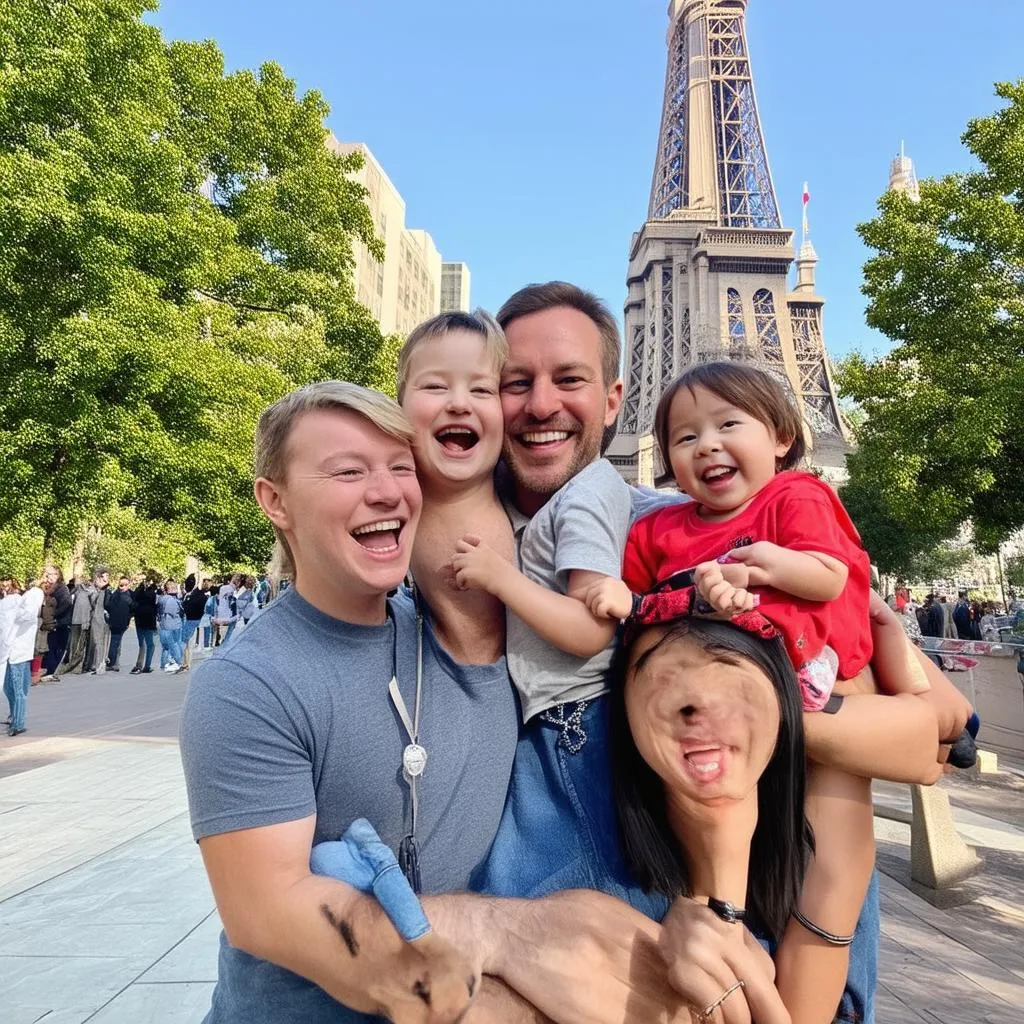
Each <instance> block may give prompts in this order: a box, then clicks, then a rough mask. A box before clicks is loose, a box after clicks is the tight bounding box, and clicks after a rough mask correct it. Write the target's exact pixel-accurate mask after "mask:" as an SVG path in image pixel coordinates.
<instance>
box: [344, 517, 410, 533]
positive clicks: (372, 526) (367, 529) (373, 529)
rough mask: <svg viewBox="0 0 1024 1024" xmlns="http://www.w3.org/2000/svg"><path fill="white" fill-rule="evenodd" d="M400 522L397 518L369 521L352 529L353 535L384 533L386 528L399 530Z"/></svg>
mask: <svg viewBox="0 0 1024 1024" xmlns="http://www.w3.org/2000/svg"><path fill="white" fill-rule="evenodd" d="M401 528H402V524H401V523H400V522H399V521H398V520H397V519H385V520H384V521H383V522H380V523H369V524H368V525H367V526H360V527H358V528H357V529H355V530H353V531H352V536H353V537H361V536H362V535H363V534H364V533H384V532H385V531H387V530H400V529H401Z"/></svg>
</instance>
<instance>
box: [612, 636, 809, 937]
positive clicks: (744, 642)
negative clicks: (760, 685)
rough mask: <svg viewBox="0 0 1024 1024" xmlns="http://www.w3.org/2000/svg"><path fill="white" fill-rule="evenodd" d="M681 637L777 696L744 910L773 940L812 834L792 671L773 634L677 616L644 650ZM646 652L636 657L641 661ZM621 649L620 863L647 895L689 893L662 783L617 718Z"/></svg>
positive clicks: (622, 653)
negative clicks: (738, 666) (748, 671)
mask: <svg viewBox="0 0 1024 1024" xmlns="http://www.w3.org/2000/svg"><path fill="white" fill-rule="evenodd" d="M684 637H687V638H689V639H691V640H692V641H693V642H695V643H696V644H697V645H698V646H699V647H700V648H701V649H702V650H703V651H705V652H706V653H708V654H709V655H711V656H712V657H713V658H716V659H717V660H721V661H726V662H732V663H735V659H736V658H742V659H744V660H746V661H749V662H751V663H753V664H754V665H756V666H757V668H759V669H760V670H761V671H762V672H764V674H765V675H766V676H767V677H768V679H769V681H770V682H771V684H772V688H773V689H774V690H775V695H776V697H777V699H778V702H779V735H778V738H777V740H776V743H775V750H774V752H773V753H772V757H771V760H770V761H769V762H768V765H767V767H766V768H765V770H764V773H763V774H762V776H761V778H760V781H759V782H758V784H757V826H756V828H755V829H754V836H753V839H752V841H751V845H750V869H749V875H748V878H749V882H748V895H747V909H748V911H749V912H750V916H751V918H752V919H753V922H754V923H755V924H757V925H760V926H761V927H762V928H763V929H764V930H765V931H766V932H767V933H768V934H769V935H770V936H772V938H774V939H776V940H777V939H780V938H781V937H782V934H783V932H784V931H785V929H786V925H787V923H788V921H789V919H790V917H791V916H792V913H793V911H794V910H795V909H796V906H797V901H798V900H799V898H800V890H801V889H802V887H803V881H804V874H805V873H806V869H807V862H808V859H809V857H810V855H811V854H812V853H813V851H814V836H813V833H812V832H811V828H810V825H809V824H808V823H807V818H806V817H805V815H804V788H805V781H806V764H805V761H804V732H803V718H802V717H801V716H802V706H801V702H800V696H799V688H798V686H797V680H796V674H795V672H794V671H793V666H792V665H791V664H790V661H789V658H788V656H787V655H786V651H785V648H784V647H783V645H782V641H781V640H762V639H761V638H760V637H758V636H755V635H754V634H752V633H747V632H744V631H743V630H741V629H739V628H737V627H736V626H733V625H731V624H729V623H726V622H718V621H714V620H709V619H679V620H677V621H676V622H674V623H673V624H672V625H671V626H670V627H669V629H668V631H667V632H666V633H665V635H664V636H663V637H662V638H661V640H660V641H659V642H658V643H657V644H656V645H655V646H654V647H653V648H651V650H650V651H649V652H647V655H649V654H651V653H653V652H654V651H655V650H658V649H659V648H661V647H663V646H665V645H666V644H671V643H674V642H676V641H678V640H680V639H682V638H684ZM647 655H645V656H644V658H642V659H640V661H638V667H642V664H643V661H644V660H646V657H647ZM628 666H629V646H627V645H626V644H623V645H622V646H621V647H620V648H619V650H618V652H617V654H616V657H615V661H614V663H613V665H612V675H611V678H612V680H613V687H612V694H611V701H612V704H611V709H610V710H611V724H610V739H611V744H610V745H611V760H612V786H613V790H614V793H615V803H616V807H617V810H618V816H619V824H620V826H621V829H622V837H623V842H624V848H625V853H626V860H627V863H628V864H629V866H630V868H631V869H632V871H633V873H634V875H635V877H636V879H637V881H638V882H639V883H640V884H641V885H642V886H643V887H644V889H646V890H647V891H651V890H656V891H658V892H662V893H664V894H665V895H666V896H670V897H674V896H688V895H690V894H691V891H692V890H691V887H690V879H689V874H688V871H687V867H686V861H685V858H684V856H683V850H682V847H681V845H680V843H679V840H678V839H677V838H676V836H675V834H674V832H673V831H672V828H671V826H670V824H669V820H668V806H667V801H666V796H665V786H664V783H663V782H662V780H661V778H660V777H659V776H658V775H657V774H656V773H655V772H654V770H653V769H652V768H651V767H650V766H649V765H648V764H647V762H646V761H644V759H643V758H642V757H641V756H640V752H639V750H637V746H636V743H635V742H634V740H633V736H632V733H631V732H630V729H629V721H628V719H627V717H626V673H627V669H628Z"/></svg>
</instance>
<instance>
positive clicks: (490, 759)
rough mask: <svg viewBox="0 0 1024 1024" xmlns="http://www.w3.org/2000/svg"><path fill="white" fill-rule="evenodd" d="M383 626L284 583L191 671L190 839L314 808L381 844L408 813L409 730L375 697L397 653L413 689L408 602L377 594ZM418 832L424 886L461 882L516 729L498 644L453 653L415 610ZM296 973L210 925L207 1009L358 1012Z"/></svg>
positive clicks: (244, 1017)
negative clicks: (213, 932)
mask: <svg viewBox="0 0 1024 1024" xmlns="http://www.w3.org/2000/svg"><path fill="white" fill-rule="evenodd" d="M389 608H390V612H391V614H390V615H389V618H388V621H387V622H386V623H385V624H384V625H381V626H354V625H351V624H349V623H345V622H340V621H338V620H337V619H333V618H331V617H330V616H328V615H325V614H324V613H323V612H320V611H318V610H317V609H316V608H314V607H313V606H312V605H310V604H309V603H308V602H307V601H305V600H304V599H303V598H302V597H301V596H300V595H299V594H298V593H297V592H296V591H295V590H294V589H292V590H288V591H286V592H285V593H284V594H282V595H281V596H280V597H279V598H278V599H277V600H276V601H274V602H273V603H272V604H270V605H269V606H268V607H267V608H266V609H265V611H264V612H263V613H262V614H261V615H259V616H258V617H256V618H255V619H254V620H253V621H252V623H251V625H250V626H249V628H248V629H246V630H245V631H244V632H243V633H241V634H240V635H239V636H238V638H237V640H235V641H234V642H233V643H232V644H231V645H230V646H229V647H227V648H223V647H222V648H220V649H219V650H218V651H217V653H216V654H214V655H213V656H212V657H211V658H210V660H209V661H207V662H206V663H205V664H203V665H202V666H201V667H200V668H199V670H198V671H197V672H196V674H195V676H194V678H193V679H192V682H191V685H190V686H189V689H188V694H187V696H186V698H185V707H184V711H183V714H182V721H181V753H182V762H183V764H184V768H185V781H186V783H187V786H188V798H189V808H190V811H191V816H192V832H193V835H194V836H195V837H196V839H201V838H203V837H204V836H209V835H216V834H219V833H222V832H231V831H235V830H237V829H247V828H256V827H259V826H264V825H274V824H280V823H282V822H287V821H295V820H298V819H300V818H305V817H308V816H309V815H310V814H314V813H315V814H316V816H317V820H316V830H315V835H314V840H313V841H314V843H319V842H322V841H323V840H326V839H338V838H340V836H341V835H342V833H343V832H344V831H345V829H346V828H347V827H348V825H349V824H350V823H351V822H352V821H353V820H354V819H355V818H360V817H365V818H367V819H369V820H370V821H371V822H372V823H373V825H374V827H375V828H376V829H377V831H378V833H379V834H380V836H381V838H382V839H383V840H384V842H385V843H387V844H388V845H389V846H390V847H391V848H392V849H393V850H395V851H397V850H398V845H399V843H400V842H401V839H402V837H403V836H404V835H405V834H406V832H407V831H408V828H409V821H410V808H409V789H408V786H407V785H406V784H405V782H404V781H403V780H402V777H401V759H402V750H403V749H404V747H405V745H406V743H407V742H408V738H407V736H406V734H405V732H404V730H403V727H402V724H401V720H400V719H399V717H398V715H397V713H396V712H395V709H394V707H393V705H392V703H391V701H390V699H389V697H388V683H389V682H390V680H391V677H392V675H393V674H394V671H395V668H394V666H396V667H397V676H398V682H399V686H400V688H401V691H402V695H403V697H404V698H405V702H406V705H407V707H408V709H409V712H410V714H412V713H413V708H414V707H415V700H416V614H415V609H414V606H413V602H412V600H411V598H410V597H409V596H408V595H407V594H405V593H400V594H399V595H398V596H397V597H395V598H393V599H391V600H390V601H389ZM420 732H421V736H420V742H421V743H422V745H423V746H424V747H425V748H426V750H427V753H428V756H429V761H428V763H427V769H426V773H425V774H424V776H423V778H422V779H421V782H420V786H419V795H420V799H419V821H418V824H417V833H416V837H417V841H418V845H419V851H420V868H421V871H422V877H423V888H424V891H425V892H429V893H437V892H449V891H453V890H458V889H464V888H466V886H467V885H468V882H469V878H470V875H471V873H472V872H473V869H474V868H475V867H476V866H477V865H478V864H479V863H480V862H481V861H482V860H483V859H484V857H485V856H486V854H487V851H488V849H489V847H490V845H491V841H492V840H493V838H494V835H495V833H496V831H497V828H498V822H499V819H500V817H501V811H502V807H503V806H504V803H505V793H506V790H507V788H508V781H509V776H510V773H511V768H512V759H513V757H514V755H515V747H516V738H517V716H516V707H515V696H514V693H513V691H512V687H511V686H510V685H509V679H508V674H507V670H506V666H505V661H504V659H502V660H500V661H498V662H495V663H494V664H491V665H477V666H461V665H458V664H456V663H455V662H454V661H453V660H452V659H451V658H450V657H449V656H448V654H447V653H446V652H445V651H444V650H443V649H442V648H441V647H440V645H439V644H438V643H437V641H436V639H435V638H434V636H433V633H432V632H431V629H430V624H429V621H427V622H425V623H424V636H423V688H422V722H421V727H420ZM372 1019H374V1018H369V1017H365V1016H364V1015H362V1014H357V1013H355V1012H354V1011H351V1010H348V1009H347V1008H345V1007H343V1006H341V1004H339V1003H337V1002H335V1001H334V1000H333V999H332V998H331V997H330V996H328V995H327V994H326V993H325V992H323V991H322V990H321V989H319V988H317V987H316V986H315V985H313V984H312V983H311V982H308V981H306V980H305V979H303V978H300V977H299V976H298V975H296V974H293V973H291V972H290V971H286V970H284V969H283V968H279V967H277V966H275V965H272V964H269V963H267V962H266V961H263V960H258V959H256V958H254V957H251V956H249V955H248V954H246V953H243V952H241V951H239V950H236V949H234V948H233V947H231V946H230V945H229V944H228V943H227V941H226V939H225V938H224V937H223V935H222V936H221V953H220V969H219V973H218V983H217V988H216V990H215V992H214V997H213V1008H212V1010H211V1012H210V1015H209V1016H208V1017H207V1021H208V1022H210V1024H235V1022H239V1024H241V1022H244V1024H272V1022H273V1024H282V1022H284V1024H287V1022H295V1024H299V1022H302V1024H321V1022H323V1024H326V1022H331V1024H335V1022H338V1024H341V1022H344V1024H350V1022H354V1021H368V1020H372Z"/></svg>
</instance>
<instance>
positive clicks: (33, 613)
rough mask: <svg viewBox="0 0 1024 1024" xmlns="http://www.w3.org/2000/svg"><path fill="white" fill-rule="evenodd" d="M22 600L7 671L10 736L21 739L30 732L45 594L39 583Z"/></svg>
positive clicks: (8, 597)
mask: <svg viewBox="0 0 1024 1024" xmlns="http://www.w3.org/2000/svg"><path fill="white" fill-rule="evenodd" d="M11 599H12V595H11V594H8V595H6V596H5V597H4V600H5V601H7V600H11ZM18 601H19V603H18V608H17V610H16V611H15V613H14V629H13V631H12V632H11V635H10V642H9V647H8V651H7V668H6V670H5V672H4V692H5V693H6V695H7V700H8V702H9V703H10V705H11V721H10V725H9V726H8V727H7V735H8V736H18V735H20V734H21V733H23V732H25V729H26V725H25V721H26V718H27V714H28V691H29V687H30V686H31V684H32V658H33V656H34V654H35V642H36V633H37V632H38V628H39V613H40V611H41V609H42V607H43V591H42V589H41V588H40V587H39V586H38V584H36V583H35V582H34V581H30V582H29V584H28V587H27V589H26V590H25V593H24V594H22V595H21V597H20V598H19V599H18Z"/></svg>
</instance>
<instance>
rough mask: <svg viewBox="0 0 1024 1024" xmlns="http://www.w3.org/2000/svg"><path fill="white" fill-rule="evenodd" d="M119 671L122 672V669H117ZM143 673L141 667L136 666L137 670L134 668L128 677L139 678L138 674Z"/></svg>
mask: <svg viewBox="0 0 1024 1024" xmlns="http://www.w3.org/2000/svg"><path fill="white" fill-rule="evenodd" d="M117 671H118V672H120V671H121V670H120V669H117ZM141 671H142V669H141V668H139V667H138V666H137V665H136V666H135V668H133V669H132V670H131V672H129V673H128V675H130V676H137V675H138V674H139V673H140V672H141Z"/></svg>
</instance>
